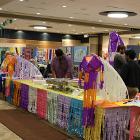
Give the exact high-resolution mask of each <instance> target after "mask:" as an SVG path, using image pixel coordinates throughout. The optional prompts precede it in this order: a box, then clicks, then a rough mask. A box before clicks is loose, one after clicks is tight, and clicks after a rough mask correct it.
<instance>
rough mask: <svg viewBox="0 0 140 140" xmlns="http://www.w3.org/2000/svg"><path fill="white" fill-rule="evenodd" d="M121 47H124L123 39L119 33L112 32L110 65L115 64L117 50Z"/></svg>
mask: <svg viewBox="0 0 140 140" xmlns="http://www.w3.org/2000/svg"><path fill="white" fill-rule="evenodd" d="M119 45H122V46H124V43H123V41H122V39H121V37H120V36H119V35H118V33H116V32H111V33H110V34H109V47H108V55H109V63H110V64H111V65H113V64H114V56H115V54H116V52H117V48H118V46H119Z"/></svg>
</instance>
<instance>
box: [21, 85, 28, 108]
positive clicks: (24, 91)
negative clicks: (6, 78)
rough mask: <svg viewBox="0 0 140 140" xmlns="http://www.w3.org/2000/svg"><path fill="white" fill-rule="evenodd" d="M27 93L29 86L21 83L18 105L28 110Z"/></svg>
mask: <svg viewBox="0 0 140 140" xmlns="http://www.w3.org/2000/svg"><path fill="white" fill-rule="evenodd" d="M28 93H29V86H28V85H24V84H22V85H21V96H20V97H21V99H20V106H21V108H23V109H25V110H28Z"/></svg>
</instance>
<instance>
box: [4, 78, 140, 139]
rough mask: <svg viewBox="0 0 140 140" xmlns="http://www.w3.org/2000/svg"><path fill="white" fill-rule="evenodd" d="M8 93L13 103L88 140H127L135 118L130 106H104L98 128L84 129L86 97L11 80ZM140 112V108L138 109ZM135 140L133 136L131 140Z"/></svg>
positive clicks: (96, 120)
mask: <svg viewBox="0 0 140 140" xmlns="http://www.w3.org/2000/svg"><path fill="white" fill-rule="evenodd" d="M5 93H6V94H5V96H6V100H7V101H8V102H9V103H11V104H14V105H16V106H17V107H21V108H23V109H25V110H27V111H29V112H31V113H35V114H37V115H38V116H39V117H40V118H42V119H46V120H48V121H49V122H50V123H52V124H54V125H56V126H58V127H60V128H62V129H64V130H66V131H67V132H68V133H69V134H71V135H76V136H78V137H84V138H85V139H86V140H101V139H103V140H125V139H126V135H125V133H124V131H125V129H127V128H128V125H129V121H130V114H133V115H134V113H130V111H132V110H131V109H130V108H131V107H129V106H126V105H124V104H121V103H106V102H102V103H99V104H100V105H98V104H97V106H96V108H95V118H94V127H86V128H83V126H82V111H83V101H82V99H83V97H82V96H72V95H70V94H66V93H62V92H58V91H54V90H50V89H46V87H45V86H44V85H42V84H37V83H34V82H33V81H32V80H9V79H6V86H5ZM133 108H135V107H133ZM137 110H140V108H138V107H137ZM133 119H134V118H133ZM133 124H134V123H133ZM130 128H131V129H132V126H130ZM132 139H133V133H132V136H131V139H130V140H132Z"/></svg>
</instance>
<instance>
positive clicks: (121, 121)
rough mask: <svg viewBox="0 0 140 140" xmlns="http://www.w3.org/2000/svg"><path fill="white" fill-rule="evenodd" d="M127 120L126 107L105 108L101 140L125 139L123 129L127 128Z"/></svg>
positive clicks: (127, 111)
mask: <svg viewBox="0 0 140 140" xmlns="http://www.w3.org/2000/svg"><path fill="white" fill-rule="evenodd" d="M129 120H130V111H129V109H128V108H125V107H124V108H107V109H105V120H104V128H103V130H104V131H103V140H126V134H125V132H124V130H126V129H127V128H128V125H129Z"/></svg>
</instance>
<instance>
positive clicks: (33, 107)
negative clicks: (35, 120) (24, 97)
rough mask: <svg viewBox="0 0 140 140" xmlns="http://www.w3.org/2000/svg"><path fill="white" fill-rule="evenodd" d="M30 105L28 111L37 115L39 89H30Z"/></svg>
mask: <svg viewBox="0 0 140 140" xmlns="http://www.w3.org/2000/svg"><path fill="white" fill-rule="evenodd" d="M28 96H29V104H28V111H29V112H32V113H36V110H37V89H36V88H32V87H29V94H28Z"/></svg>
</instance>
